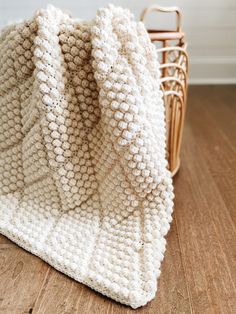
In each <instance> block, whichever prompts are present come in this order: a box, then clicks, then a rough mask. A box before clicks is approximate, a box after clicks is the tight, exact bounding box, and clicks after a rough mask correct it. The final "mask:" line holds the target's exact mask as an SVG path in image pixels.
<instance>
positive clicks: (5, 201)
mask: <svg viewBox="0 0 236 314" xmlns="http://www.w3.org/2000/svg"><path fill="white" fill-rule="evenodd" d="M159 75H160V71H159V64H158V61H157V56H156V52H155V47H154V46H153V45H152V44H151V42H150V40H149V37H148V34H147V32H146V30H145V27H144V25H143V24H142V23H136V22H135V21H134V19H133V17H132V16H131V14H130V13H129V12H128V11H126V10H123V9H121V8H116V7H113V6H108V7H107V8H105V9H101V10H99V11H98V12H97V15H96V17H95V18H94V19H93V20H92V21H91V22H85V21H79V20H75V19H72V18H71V17H70V16H69V15H67V14H65V13H63V12H62V11H61V10H59V9H56V8H54V7H48V8H47V9H46V10H40V11H38V12H37V13H36V14H35V16H34V17H33V18H32V19H30V20H27V21H24V22H22V23H20V24H15V25H12V26H9V27H7V28H5V29H4V30H3V31H2V32H1V36H0V232H1V233H2V234H4V235H5V236H7V237H8V238H10V239H11V240H12V241H14V242H16V243H17V244H18V245H20V246H21V247H23V248H25V249H26V250H28V251H30V252H32V253H33V254H35V255H37V256H39V257H41V258H42V259H43V260H45V261H46V262H48V263H49V264H50V265H52V266H53V267H55V268H56V269H58V270H60V271H61V272H63V273H65V274H67V275H69V276H70V277H72V278H74V279H75V280H77V281H79V282H81V283H84V284H86V285H88V286H90V287H91V288H93V289H95V290H97V291H99V292H101V293H102V294H104V295H106V296H109V297H111V298H113V299H115V300H117V301H119V302H121V303H124V304H127V305H130V306H132V307H133V308H136V307H139V306H142V305H144V304H146V303H147V302H148V301H149V300H151V299H152V298H154V296H155V292H156V279H157V277H158V276H159V275H160V263H161V261H162V259H163V254H164V251H165V242H166V241H165V239H164V236H165V235H166V233H167V231H168V229H169V223H170V221H171V213H172V207H173V202H172V199H173V192H172V190H173V188H172V181H171V177H170V173H169V171H168V170H167V169H166V166H167V161H166V159H165V111H164V105H163V100H162V93H161V91H160V80H159Z"/></svg>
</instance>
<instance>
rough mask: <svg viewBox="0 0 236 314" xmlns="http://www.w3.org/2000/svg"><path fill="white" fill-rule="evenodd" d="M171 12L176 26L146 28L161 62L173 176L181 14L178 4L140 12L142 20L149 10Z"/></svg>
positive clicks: (183, 86) (181, 107)
mask: <svg viewBox="0 0 236 314" xmlns="http://www.w3.org/2000/svg"><path fill="white" fill-rule="evenodd" d="M153 11H156V12H162V13H175V14H176V30H156V29H148V33H149V35H150V38H151V40H152V42H154V43H157V44H158V45H159V46H161V47H157V52H158V55H159V60H160V62H161V71H162V76H161V87H162V90H163V92H164V101H165V106H166V125H167V158H168V161H169V169H170V171H171V172H172V175H173V176H174V175H175V174H176V172H177V171H178V169H179V167H180V145H181V140H182V133H183V126H184V117H185V111H186V95H187V83H188V55H187V53H186V47H187V45H186V43H185V35H184V33H183V32H182V31H181V27H180V25H181V14H180V11H179V9H178V8H176V7H171V8H162V7H159V6H150V7H148V8H146V9H144V11H143V12H142V14H141V17H140V20H141V21H144V19H145V17H146V16H147V14H149V13H150V12H153Z"/></svg>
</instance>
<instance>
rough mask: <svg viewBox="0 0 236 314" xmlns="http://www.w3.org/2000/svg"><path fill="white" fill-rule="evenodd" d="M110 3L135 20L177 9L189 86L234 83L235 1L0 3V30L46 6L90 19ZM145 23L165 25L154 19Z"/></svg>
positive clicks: (27, 0)
mask: <svg viewBox="0 0 236 314" xmlns="http://www.w3.org/2000/svg"><path fill="white" fill-rule="evenodd" d="M110 2H111V3H113V4H115V5H120V6H123V7H127V8H130V9H131V11H132V12H133V13H134V14H135V16H136V17H137V18H138V16H139V14H140V12H141V11H142V9H143V8H144V7H145V6H148V5H152V4H158V5H162V6H173V5H175V6H179V7H180V8H181V10H182V12H183V29H184V31H185V32H186V34H187V40H188V44H189V45H188V51H189V55H190V62H191V64H190V78H191V82H192V83H236V0H192V1H191V0H154V1H152V0H110V1H107V0H96V1H95V0H51V1H50V0H49V1H47V0H39V1H38V0H0V27H2V26H4V25H5V24H7V23H8V22H9V21H12V20H17V19H22V18H26V17H30V16H31V15H32V13H33V12H34V11H35V10H36V9H38V8H39V7H45V6H46V5H47V3H51V4H53V5H55V6H58V7H60V8H63V9H67V10H69V11H71V12H72V15H73V16H75V17H80V18H84V19H90V18H92V17H93V16H94V15H95V12H96V9H97V8H99V7H102V6H104V5H106V4H107V3H110ZM147 23H148V25H149V26H155V25H157V23H158V25H163V23H165V22H163V20H162V19H160V18H158V19H157V18H155V16H154V15H153V16H150V19H149V20H148V21H147ZM166 23H167V21H166Z"/></svg>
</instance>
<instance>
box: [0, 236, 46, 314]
mask: <svg viewBox="0 0 236 314" xmlns="http://www.w3.org/2000/svg"><path fill="white" fill-rule="evenodd" d="M48 267H49V266H48V265H47V264H46V263H44V262H43V261H41V260H40V259H39V258H37V257H36V256H33V255H32V254H30V253H28V252H26V251H25V250H23V249H21V248H19V247H17V246H16V245H14V244H9V243H8V241H6V243H1V244H0V313H4V314H19V313H20V314H24V313H31V311H32V308H33V305H34V302H35V300H36V298H37V295H38V293H39V291H40V289H41V287H42V286H43V283H44V279H45V277H46V276H47V270H48Z"/></svg>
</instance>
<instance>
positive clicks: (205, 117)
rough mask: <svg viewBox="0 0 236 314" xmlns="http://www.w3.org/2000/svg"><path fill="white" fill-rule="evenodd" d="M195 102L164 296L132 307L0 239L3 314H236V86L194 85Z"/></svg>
mask: <svg viewBox="0 0 236 314" xmlns="http://www.w3.org/2000/svg"><path fill="white" fill-rule="evenodd" d="M188 99H189V102H188V112H187V120H186V125H185V131H184V140H183V147H182V166H181V169H180V171H179V173H178V174H177V176H176V177H175V179H174V184H175V194H176V198H175V212H174V215H173V223H172V226H171V230H170V232H169V234H168V237H167V243H168V245H167V251H166V255H165V259H164V262H163V264H162V274H161V277H160V280H159V287H158V294H157V296H156V298H155V299H154V300H153V301H152V302H150V303H149V304H147V305H146V306H145V307H143V308H140V309H137V310H132V309H130V308H129V307H127V306H123V305H120V304H118V303H116V302H114V301H112V300H110V299H108V298H106V297H104V296H102V295H101V294H99V293H97V292H95V291H93V290H91V289H90V288H88V287H86V286H84V285H82V284H79V283H77V282H75V281H74V280H72V279H70V278H68V277H67V276H65V275H63V274H61V273H59V272H58V271H56V270H54V269H53V268H52V267H50V266H49V265H47V264H46V263H45V262H43V261H41V260H40V259H39V258H37V257H35V256H33V255H31V254H30V253H28V252H26V251H24V250H23V249H21V248H19V247H18V246H16V245H15V244H13V243H12V242H11V241H10V240H8V239H6V238H5V237H3V236H0V313H1V314H2V313H3V314H12V313H13V314H22V313H33V314H48V313H50V314H54V313H58V314H59V313H60V314H95V313H96V314H103V313H104V314H110V313H111V314H132V313H138V314H143V313H145V314H159V313H160V314H168V313H177V314H182V313H186V314H189V313H197V314H198V313H199V314H208V313H214V314H215V313H216V314H218V313H219V314H230V313H232V314H233V313H236V197H235V191H236V179H235V177H236V176H235V174H236V171H235V169H236V146H235V144H236V123H235V121H236V87H235V86H217V87H216V86H195V87H190V89H189V97H188Z"/></svg>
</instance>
